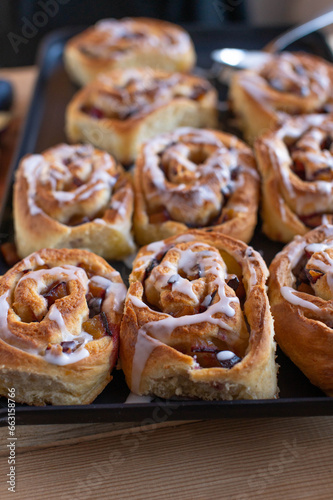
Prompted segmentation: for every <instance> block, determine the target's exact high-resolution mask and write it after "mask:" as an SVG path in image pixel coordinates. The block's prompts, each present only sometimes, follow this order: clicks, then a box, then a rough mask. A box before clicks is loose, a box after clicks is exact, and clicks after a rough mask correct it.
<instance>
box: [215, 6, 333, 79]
mask: <svg viewBox="0 0 333 500" xmlns="http://www.w3.org/2000/svg"><path fill="white" fill-rule="evenodd" d="M330 24H333V10H331V11H329V12H327V13H326V14H322V15H321V16H319V17H316V18H314V19H311V21H308V22H306V23H303V24H299V25H298V26H295V27H294V28H291V29H290V30H288V31H286V32H285V33H283V34H282V35H279V36H278V37H276V38H274V39H273V40H272V41H271V42H269V43H268V44H267V45H266V46H265V47H264V48H263V49H262V50H246V49H232V48H226V49H218V50H214V51H213V52H212V53H211V58H212V59H213V66H212V68H211V69H210V70H209V72H210V77H211V78H212V77H215V78H216V77H219V76H220V73H221V71H222V70H223V71H225V70H229V71H227V73H229V76H230V70H232V71H234V70H238V69H248V68H256V67H258V66H261V65H262V64H264V63H265V62H267V60H268V59H269V58H270V57H271V54H274V53H276V52H279V51H281V50H282V49H284V48H285V47H287V46H288V45H290V44H291V43H293V42H295V41H296V40H299V39H300V38H303V37H304V36H306V35H309V34H310V33H313V32H314V31H317V30H319V29H321V28H324V27H325V26H329V25H330ZM213 75H214V76H213ZM225 76H226V77H228V75H225ZM223 80H225V78H224V77H223Z"/></svg>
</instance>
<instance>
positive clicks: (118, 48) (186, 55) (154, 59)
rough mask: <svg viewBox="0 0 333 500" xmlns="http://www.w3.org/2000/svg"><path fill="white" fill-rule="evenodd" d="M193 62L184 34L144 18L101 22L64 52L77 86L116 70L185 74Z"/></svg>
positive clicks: (188, 40) (172, 25)
mask: <svg viewBox="0 0 333 500" xmlns="http://www.w3.org/2000/svg"><path fill="white" fill-rule="evenodd" d="M195 59H196V56H195V51H194V46H193V43H192V41H191V39H190V37H189V35H188V33H186V31H185V30H183V29H182V28H181V27H180V26H177V25H175V24H172V23H168V22H166V21H161V20H158V19H148V18H125V19H120V20H117V19H104V20H102V21H99V22H98V23H96V24H95V26H92V27H90V28H88V29H87V30H85V31H83V32H82V33H80V34H79V35H77V36H75V37H74V38H72V39H71V40H69V42H67V44H66V46H65V51H64V61H65V66H66V69H67V71H68V73H69V75H70V77H71V78H72V80H73V81H75V82H76V83H78V84H79V85H86V84H88V83H90V82H91V81H92V80H94V79H95V78H96V76H97V75H98V74H99V73H105V72H106V71H110V70H112V69H119V68H131V67H152V68H155V69H160V70H164V71H181V72H187V71H190V70H191V69H192V67H193V66H194V64H195Z"/></svg>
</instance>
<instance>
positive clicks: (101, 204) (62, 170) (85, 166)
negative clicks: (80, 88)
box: [14, 144, 134, 258]
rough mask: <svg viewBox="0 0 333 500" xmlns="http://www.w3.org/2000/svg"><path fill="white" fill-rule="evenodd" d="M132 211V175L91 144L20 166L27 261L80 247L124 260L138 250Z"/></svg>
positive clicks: (18, 223) (21, 233)
mask: <svg viewBox="0 0 333 500" xmlns="http://www.w3.org/2000/svg"><path fill="white" fill-rule="evenodd" d="M132 213H133V191H132V186H131V182H130V180H129V178H128V177H127V174H125V172H124V170H123V169H122V167H121V166H120V165H118V164H117V163H116V161H115V160H114V159H113V158H112V157H111V156H110V155H109V154H107V153H105V152H103V151H100V150H97V149H94V148H93V147H92V146H91V145H89V144H87V145H76V146H69V145H67V144H60V145H58V146H55V147H53V148H50V149H48V150H46V151H44V153H42V154H40V155H28V156H26V157H25V158H24V159H23V160H22V162H21V164H20V166H19V170H18V173H17V176H16V182H15V187H14V219H15V229H16V243H17V247H18V252H19V255H20V256H21V257H24V256H26V255H28V254H29V253H31V252H32V251H35V250H38V249H40V248H43V247H58V248H61V247H76V248H89V249H90V250H92V251H95V252H96V253H98V254H99V255H102V256H103V257H106V258H121V257H123V256H125V255H127V254H129V253H131V252H132V251H133V248H134V244H133V239H132V236H131V225H132ZM112 243H114V245H112Z"/></svg>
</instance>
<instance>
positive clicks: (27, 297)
mask: <svg viewBox="0 0 333 500" xmlns="http://www.w3.org/2000/svg"><path fill="white" fill-rule="evenodd" d="M125 295H126V287H125V285H124V283H123V281H122V279H121V277H120V275H119V273H118V272H117V271H115V270H114V269H113V268H112V267H111V266H109V264H107V263H106V262H105V261H104V260H103V259H102V258H101V257H98V256H96V255H94V254H92V253H90V252H88V251H86V250H74V249H73V250H70V249H61V250H57V249H47V250H41V251H39V252H36V253H33V254H32V255H30V256H29V257H27V258H25V259H24V260H22V261H21V262H19V263H18V264H16V265H15V266H14V267H13V268H12V269H10V270H9V271H8V272H7V273H6V274H5V275H4V276H2V277H1V278H0V355H1V366H0V394H1V395H2V396H7V392H8V388H10V387H15V394H16V401H18V402H21V403H27V404H30V405H44V404H56V405H70V404H87V403H90V402H91V401H93V400H94V399H95V398H96V396H97V395H98V394H99V393H100V392H101V391H102V390H103V389H104V387H105V386H106V385H107V384H108V383H109V381H110V380H111V378H112V377H111V376H110V372H111V370H112V369H113V367H114V365H115V363H116V360H117V355H118V344H119V325H120V320H121V316H122V311H123V302H124V299H125Z"/></svg>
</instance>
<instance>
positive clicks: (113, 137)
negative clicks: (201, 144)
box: [66, 68, 217, 163]
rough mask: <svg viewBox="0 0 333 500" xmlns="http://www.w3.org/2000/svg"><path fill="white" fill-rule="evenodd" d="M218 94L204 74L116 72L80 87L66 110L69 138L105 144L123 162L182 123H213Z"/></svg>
mask: <svg viewBox="0 0 333 500" xmlns="http://www.w3.org/2000/svg"><path fill="white" fill-rule="evenodd" d="M216 124H217V93H216V90H215V89H214V87H213V86H212V85H211V84H210V83H209V82H208V80H205V79H203V78H199V77H198V76H194V75H187V74H182V73H170V72H165V71H158V70H153V69H151V68H130V69H125V70H113V71H109V72H107V73H103V74H101V75H99V76H98V78H97V79H96V80H94V81H93V82H92V83H91V84H89V85H87V86H86V87H84V88H83V89H81V90H80V91H79V92H77V94H75V96H74V97H73V99H72V100H71V102H70V103H69V105H68V107H67V110H66V130H67V135H68V137H69V139H70V140H71V141H72V142H73V141H79V140H84V141H85V142H90V143H92V144H94V145H95V146H97V147H101V148H102V149H105V150H106V151H109V152H110V153H111V154H114V155H115V156H116V158H117V159H118V160H119V161H121V162H122V163H130V162H132V161H134V159H135V157H136V155H137V152H138V148H139V146H140V145H141V144H142V143H143V142H144V141H145V140H148V139H150V138H151V137H154V136H155V135H157V134H158V133H162V132H168V131H170V130H174V129H175V128H177V127H179V126H193V127H214V126H216Z"/></svg>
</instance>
